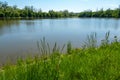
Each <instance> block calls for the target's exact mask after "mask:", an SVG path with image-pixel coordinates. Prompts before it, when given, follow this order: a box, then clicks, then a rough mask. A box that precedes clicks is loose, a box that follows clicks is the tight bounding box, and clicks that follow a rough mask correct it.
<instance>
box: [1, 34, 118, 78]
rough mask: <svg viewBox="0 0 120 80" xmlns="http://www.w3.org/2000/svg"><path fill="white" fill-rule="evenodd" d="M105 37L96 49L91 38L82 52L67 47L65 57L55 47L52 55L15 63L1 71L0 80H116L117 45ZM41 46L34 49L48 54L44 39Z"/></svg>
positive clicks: (69, 46) (70, 46)
mask: <svg viewBox="0 0 120 80" xmlns="http://www.w3.org/2000/svg"><path fill="white" fill-rule="evenodd" d="M108 36H109V33H107V34H106V38H105V40H102V43H101V45H100V46H99V47H97V46H96V42H95V41H96V40H95V36H92V37H89V42H90V43H89V42H88V43H89V44H90V45H88V43H87V44H86V45H85V47H83V48H77V49H74V48H72V45H71V43H68V45H67V47H68V48H67V50H68V51H67V53H66V54H63V53H61V52H60V51H59V50H61V49H58V48H56V47H57V45H56V43H55V46H56V47H55V46H54V47H53V49H54V50H53V52H52V54H49V55H42V56H37V55H36V56H35V57H34V58H30V57H29V58H27V59H26V60H22V59H19V60H18V61H17V64H15V65H12V64H6V65H5V66H3V67H1V69H0V80H120V42H118V40H117V37H115V40H114V42H111V43H110V42H109V40H108ZM91 38H92V39H93V40H92V39H91ZM41 42H42V41H41ZM92 42H93V43H92ZM42 43H43V45H42V47H40V46H39V45H40V43H38V48H39V49H40V50H42V53H46V54H47V53H50V50H49V47H47V46H45V45H48V44H47V43H46V42H45V39H43V42H42ZM46 50H48V51H46Z"/></svg>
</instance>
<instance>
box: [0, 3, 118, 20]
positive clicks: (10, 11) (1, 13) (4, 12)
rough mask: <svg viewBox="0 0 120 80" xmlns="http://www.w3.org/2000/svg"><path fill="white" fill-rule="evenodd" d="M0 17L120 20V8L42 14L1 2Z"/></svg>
mask: <svg viewBox="0 0 120 80" xmlns="http://www.w3.org/2000/svg"><path fill="white" fill-rule="evenodd" d="M0 17H1V18H8V17H10V18H14V17H15V18H62V17H99V18H102V17H104V18H111V17H114V18H120V8H117V9H115V10H111V9H110V8H109V9H107V10H105V11H104V10H103V9H100V10H97V11H95V12H92V11H91V10H86V11H84V12H80V13H73V12H69V11H68V10H64V11H54V10H49V11H48V12H42V10H41V9H39V10H36V9H35V8H34V7H33V6H25V7H24V8H23V9H19V8H17V6H16V5H14V6H9V5H8V3H7V2H1V1H0Z"/></svg>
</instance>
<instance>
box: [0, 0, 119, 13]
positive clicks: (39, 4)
mask: <svg viewBox="0 0 120 80" xmlns="http://www.w3.org/2000/svg"><path fill="white" fill-rule="evenodd" d="M0 1H2V2H4V1H6V2H8V4H9V5H10V6H13V5H17V6H18V8H24V6H34V8H36V9H42V11H46V12H47V11H49V10H55V11H60V10H66V9H67V10H69V11H70V12H81V11H84V10H89V9H90V10H93V11H96V10H97V9H98V10H99V9H101V8H103V9H104V10H105V9H108V8H111V9H114V8H118V6H119V5H120V0H0Z"/></svg>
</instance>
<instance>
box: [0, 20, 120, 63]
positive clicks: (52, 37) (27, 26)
mask: <svg viewBox="0 0 120 80" xmlns="http://www.w3.org/2000/svg"><path fill="white" fill-rule="evenodd" d="M108 31H110V40H111V41H112V39H113V38H114V36H118V37H120V19H113V18H111V19H107V18H60V19H33V20H0V61H4V60H5V59H6V58H7V57H11V59H13V58H14V57H15V56H22V55H25V54H28V53H38V49H37V41H40V40H41V39H43V37H45V39H46V41H47V42H48V43H49V44H50V45H51V46H52V44H53V43H54V42H57V44H58V45H60V46H62V45H63V44H66V43H67V42H69V41H70V42H71V43H72V44H73V46H74V47H81V46H82V45H83V44H84V43H85V41H86V38H87V35H90V34H92V33H97V40H98V42H100V40H102V39H104V36H105V33H106V32H108Z"/></svg>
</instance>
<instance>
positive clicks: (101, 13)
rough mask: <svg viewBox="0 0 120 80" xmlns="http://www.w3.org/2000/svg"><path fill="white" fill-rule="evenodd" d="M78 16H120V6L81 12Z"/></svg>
mask: <svg viewBox="0 0 120 80" xmlns="http://www.w3.org/2000/svg"><path fill="white" fill-rule="evenodd" d="M78 17H98V18H120V7H119V8H116V9H114V10H111V9H110V8H109V9H107V10H105V11H104V10H103V9H100V10H98V11H95V12H92V11H91V10H88V11H84V12H81V13H79V15H78Z"/></svg>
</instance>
